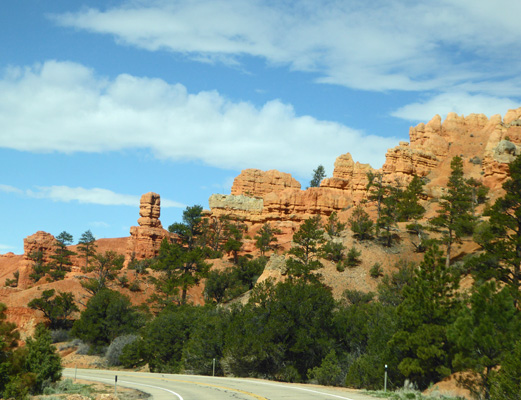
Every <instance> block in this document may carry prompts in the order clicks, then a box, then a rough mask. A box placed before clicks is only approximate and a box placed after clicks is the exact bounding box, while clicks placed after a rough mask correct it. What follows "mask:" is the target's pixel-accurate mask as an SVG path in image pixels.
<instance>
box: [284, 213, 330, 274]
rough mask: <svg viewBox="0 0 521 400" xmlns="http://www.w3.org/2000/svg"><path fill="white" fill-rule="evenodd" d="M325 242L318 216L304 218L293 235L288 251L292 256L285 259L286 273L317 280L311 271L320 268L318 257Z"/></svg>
mask: <svg viewBox="0 0 521 400" xmlns="http://www.w3.org/2000/svg"><path fill="white" fill-rule="evenodd" d="M325 242H326V240H325V239H324V230H323V229H322V223H321V222H320V216H319V215H317V216H315V217H312V218H308V219H307V220H305V221H304V223H303V224H302V225H301V226H300V228H299V230H298V231H297V232H295V234H294V235H293V243H294V246H293V247H292V248H291V249H290V250H289V252H288V253H289V254H290V255H292V256H293V257H291V258H289V259H288V260H287V261H286V266H287V268H288V275H289V276H290V277H292V278H303V279H305V280H317V279H318V277H317V276H316V275H315V274H314V273H313V271H315V270H317V269H319V268H322V263H321V262H320V261H319V260H318V257H319V255H320V254H321V253H322V247H323V245H324V243H325Z"/></svg>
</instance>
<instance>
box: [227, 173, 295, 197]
mask: <svg viewBox="0 0 521 400" xmlns="http://www.w3.org/2000/svg"><path fill="white" fill-rule="evenodd" d="M287 188H293V189H300V183H299V182H298V181H297V180H296V179H294V178H293V177H292V176H291V175H290V174H286V173H284V172H279V171H276V170H274V169H272V170H270V171H261V170H259V169H245V170H243V171H242V172H241V174H240V175H239V176H238V177H237V178H235V180H234V181H233V186H232V195H236V196H237V195H241V194H243V195H247V196H250V197H263V196H264V195H265V194H268V193H277V192H280V191H282V190H284V189H287Z"/></svg>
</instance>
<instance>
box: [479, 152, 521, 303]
mask: <svg viewBox="0 0 521 400" xmlns="http://www.w3.org/2000/svg"><path fill="white" fill-rule="evenodd" d="M509 171H510V178H509V179H508V180H507V181H506V182H505V183H504V184H503V189H504V190H505V195H504V196H503V197H502V198H499V199H497V200H496V202H495V203H494V205H493V206H492V207H491V208H490V209H489V210H488V211H487V214H488V215H489V216H490V218H489V221H488V224H485V225H484V226H483V227H482V231H481V232H480V235H479V236H478V237H476V238H475V239H476V241H477V242H478V243H479V244H480V245H481V246H482V247H483V250H484V251H485V252H484V254H483V255H482V256H480V257H479V258H478V259H477V260H476V261H475V262H474V266H473V272H474V275H475V277H476V278H477V279H478V280H489V279H496V280H498V281H500V282H502V283H504V284H506V285H508V286H509V287H510V288H511V290H512V295H513V296H514V299H515V301H516V304H519V300H520V286H521V157H517V158H516V159H515V160H514V161H513V162H512V163H511V164H510V165H509Z"/></svg>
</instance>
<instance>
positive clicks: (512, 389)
mask: <svg viewBox="0 0 521 400" xmlns="http://www.w3.org/2000/svg"><path fill="white" fill-rule="evenodd" d="M490 398H492V399H494V400H521V340H518V341H517V343H516V344H515V346H514V348H513V350H512V351H509V352H507V353H506V354H505V357H504V358H503V360H502V361H501V369H500V370H499V371H498V372H497V374H494V375H492V377H491V387H490Z"/></svg>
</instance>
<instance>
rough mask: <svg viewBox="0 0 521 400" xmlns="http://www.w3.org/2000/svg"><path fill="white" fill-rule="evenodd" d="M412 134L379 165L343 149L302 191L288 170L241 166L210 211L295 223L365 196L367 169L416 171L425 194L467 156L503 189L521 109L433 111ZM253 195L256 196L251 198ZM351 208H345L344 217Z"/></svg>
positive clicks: (404, 178) (388, 175) (403, 177)
mask: <svg viewBox="0 0 521 400" xmlns="http://www.w3.org/2000/svg"><path fill="white" fill-rule="evenodd" d="M409 135H410V144H409V143H407V142H401V143H400V144H399V145H398V146H396V147H395V148H393V149H389V150H388V152H387V154H386V161H385V164H384V165H383V166H382V168H381V169H380V170H378V171H376V170H373V169H372V168H371V166H370V165H368V164H360V163H358V162H356V163H355V162H354V161H353V159H352V157H351V155H350V154H349V153H346V154H343V155H341V156H339V157H338V158H337V160H336V161H335V168H334V171H333V176H332V177H331V178H326V179H324V180H323V181H322V182H321V185H320V187H319V188H310V189H307V190H305V191H303V190H300V185H299V184H298V182H296V181H295V180H294V179H293V178H292V177H291V175H289V174H283V173H281V172H278V171H274V170H271V171H267V172H263V171H259V170H254V169H249V170H244V171H242V172H241V174H240V175H239V176H238V177H237V178H236V179H235V181H234V184H233V187H232V195H231V196H222V195H220V197H219V199H217V198H213V196H212V198H211V200H210V208H211V211H210V214H213V215H222V214H226V213H229V214H233V215H237V216H239V217H240V218H243V219H244V220H245V221H246V222H247V223H249V224H250V226H253V229H255V225H258V224H261V223H264V222H266V221H278V222H279V223H282V222H286V223H288V222H289V223H291V224H292V226H293V228H292V229H294V226H295V225H298V223H300V222H301V221H302V220H304V219H306V218H308V217H309V216H311V215H316V214H320V215H324V216H327V215H329V214H331V213H332V212H333V211H336V212H338V213H339V214H341V212H342V211H343V210H345V209H346V208H349V207H350V206H351V205H353V204H357V203H359V202H360V201H361V200H363V199H364V198H365V197H366V196H367V189H366V186H367V173H368V172H380V173H382V174H383V181H384V183H388V184H394V183H395V182H399V183H400V184H401V185H406V184H407V183H408V182H409V181H410V180H411V179H412V177H413V176H414V175H418V176H421V177H427V180H426V181H427V185H426V188H425V191H426V195H427V197H431V198H432V197H437V196H438V195H439V194H440V193H441V188H442V187H444V186H445V184H446V181H447V178H448V176H449V175H450V161H451V160H452V158H453V157H454V156H460V157H462V158H463V160H464V168H465V172H466V173H467V174H468V176H472V177H474V178H476V179H481V180H483V182H484V184H485V185H487V186H489V187H490V188H491V190H492V193H493V194H494V193H498V192H500V187H501V184H502V183H503V182H504V180H505V179H506V177H507V172H508V163H509V162H510V161H511V160H512V159H513V158H514V157H515V156H516V155H517V154H519V153H521V151H520V149H519V148H518V147H517V146H516V145H514V143H521V108H520V109H517V110H510V111H508V113H507V114H506V115H505V118H504V120H503V121H502V120H501V116H499V115H495V116H493V117H491V118H490V119H489V118H487V117H486V116H485V115H483V114H471V115H469V116H466V117H464V116H459V115H457V114H455V113H449V114H448V115H447V118H446V119H445V121H443V122H442V120H441V117H440V116H439V115H436V116H435V117H434V118H433V119H432V120H431V121H429V122H428V123H427V124H423V123H421V124H419V125H417V126H416V127H411V128H410V130H409ZM506 139H508V140H507V141H505V140H506ZM237 195H241V196H243V197H241V198H240V199H239V198H237V197H236V196H237ZM493 196H494V195H493ZM252 198H256V199H257V200H258V201H257V202H256V203H255V204H253V203H251V202H249V201H248V199H252ZM346 215H347V214H346V213H343V216H344V218H345V217H346ZM287 226H288V225H287V224H286V227H287Z"/></svg>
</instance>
